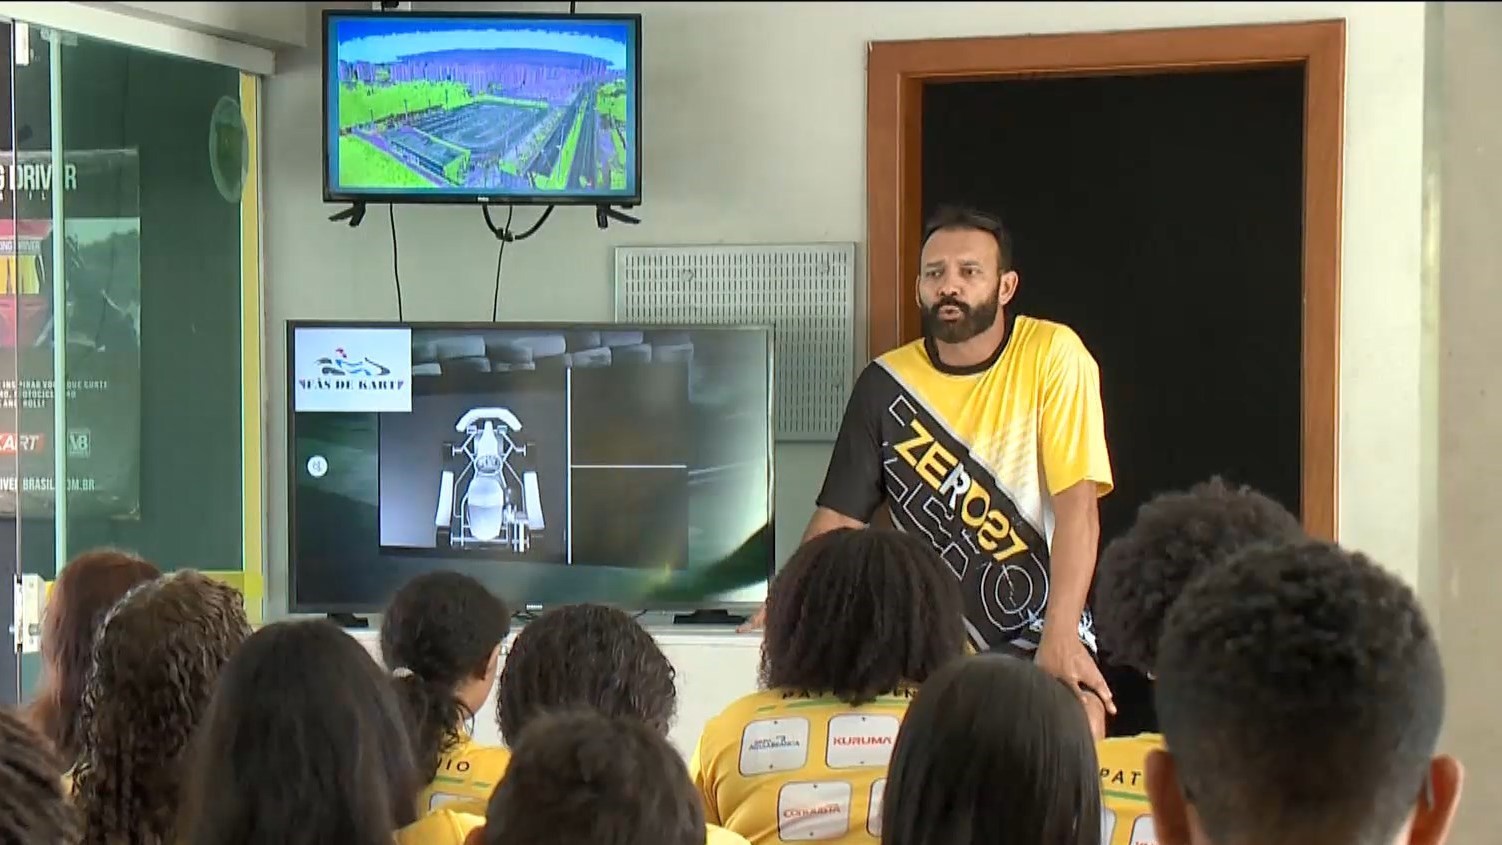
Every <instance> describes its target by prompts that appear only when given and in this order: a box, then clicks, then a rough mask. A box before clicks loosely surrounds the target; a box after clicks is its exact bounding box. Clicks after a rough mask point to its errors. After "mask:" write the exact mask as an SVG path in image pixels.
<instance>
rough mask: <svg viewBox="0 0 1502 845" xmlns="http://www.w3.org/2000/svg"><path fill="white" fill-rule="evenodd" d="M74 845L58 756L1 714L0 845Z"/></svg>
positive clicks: (21, 724) (73, 822) (73, 823)
mask: <svg viewBox="0 0 1502 845" xmlns="http://www.w3.org/2000/svg"><path fill="white" fill-rule="evenodd" d="M687 782H688V778H687V777H686V776H685V777H684V783H687ZM689 797H690V799H691V800H692V801H693V802H694V804H695V805H697V804H698V801H699V797H698V796H697V795H695V794H693V791H692V790H690V791H689ZM77 841H78V822H77V819H75V818H74V815H73V808H72V807H71V806H70V805H69V803H68V795H67V793H66V792H64V791H63V780H62V766H61V765H60V764H59V762H58V760H57V757H56V756H55V755H54V754H53V753H52V749H51V748H49V747H48V743H47V740H45V739H43V738H42V736H41V735H40V734H38V733H36V732H35V731H33V730H32V728H31V726H30V725H28V724H27V723H26V722H24V721H22V720H21V719H20V718H18V717H17V716H15V715H13V714H11V713H10V712H8V711H5V710H0V842H16V843H23V842H24V843H28V845H72V843H74V842H77Z"/></svg>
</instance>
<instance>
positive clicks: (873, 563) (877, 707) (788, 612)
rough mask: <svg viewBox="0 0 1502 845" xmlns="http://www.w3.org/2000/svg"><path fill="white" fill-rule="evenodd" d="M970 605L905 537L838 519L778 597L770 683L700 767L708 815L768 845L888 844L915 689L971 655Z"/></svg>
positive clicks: (725, 724)
mask: <svg viewBox="0 0 1502 845" xmlns="http://www.w3.org/2000/svg"><path fill="white" fill-rule="evenodd" d="M963 607H964V605H963V602H962V601H961V599H960V590H959V583H958V581H957V580H956V579H955V577H954V574H953V573H952V572H950V571H949V569H948V567H947V565H946V564H945V563H944V561H943V560H941V559H940V558H939V556H938V555H937V554H936V553H935V552H934V551H933V549H932V548H931V547H930V546H929V545H928V544H927V543H925V542H923V541H921V540H918V539H915V538H913V537H910V536H908V535H906V534H902V533H900V532H897V531H890V530H883V529H874V528H873V529H862V530H854V529H836V530H834V531H831V532H828V533H825V534H822V535H820V536H818V537H816V538H814V539H812V540H810V541H809V542H808V543H806V544H804V545H803V546H802V547H801V548H799V550H798V551H797V552H796V553H795V554H794V555H793V557H792V558H791V559H790V560H789V561H788V563H787V565H786V566H785V567H784V568H783V569H782V571H781V572H780V573H778V575H777V578H776V579H774V580H773V582H772V586H771V592H770V595H769V596H768V597H767V604H766V614H765V626H766V633H765V635H764V637H765V639H764V640H763V644H762V659H761V681H762V686H763V690H762V691H761V692H757V693H754V694H752V695H749V696H746V697H744V698H742V699H740V700H739V701H736V702H734V703H732V704H731V705H730V706H729V707H727V708H726V709H725V711H724V712H722V713H721V714H720V715H718V716H716V717H715V718H714V719H712V720H710V722H709V723H708V725H706V726H705V728H704V734H703V736H702V737H701V738H700V740H699V744H698V748H697V750H696V752H695V754H694V757H693V760H692V761H691V762H690V764H689V770H690V771H691V772H692V773H693V776H694V781H695V783H696V784H697V785H698V787H699V790H700V792H702V793H703V797H704V805H705V809H706V816H707V818H708V819H709V821H710V822H711V823H715V824H721V825H724V826H725V827H726V828H729V829H730V830H732V831H735V832H736V833H739V834H740V835H742V836H744V837H746V838H747V839H748V840H750V841H751V842H752V843H755V845H765V843H774V842H785V841H802V840H817V841H821V842H840V843H877V842H879V841H881V810H880V808H881V802H882V790H883V788H884V786H885V783H886V773H887V761H888V759H889V758H890V757H891V753H892V745H893V743H894V742H895V741H896V739H897V731H898V728H899V727H900V725H901V724H902V719H903V716H904V715H905V714H906V712H907V708H908V700H909V698H910V697H911V694H912V690H913V689H914V688H915V687H916V686H917V685H919V684H922V683H923V682H924V681H925V680H927V678H928V676H929V675H930V674H931V673H933V672H935V671H936V670H938V669H939V668H940V667H941V666H943V665H944V664H945V663H948V662H949V661H952V660H955V659H958V658H959V657H960V656H961V655H962V654H963V653H964V648H965V629H964V623H963V619H964V610H963ZM1060 691H1061V692H1062V691H1063V688H1062V687H1061V688H1060Z"/></svg>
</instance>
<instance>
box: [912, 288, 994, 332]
mask: <svg viewBox="0 0 1502 845" xmlns="http://www.w3.org/2000/svg"><path fill="white" fill-rule="evenodd" d="M946 305H953V306H954V307H956V308H958V309H960V313H961V315H962V316H961V317H960V319H958V320H955V321H954V322H949V321H947V320H943V319H941V318H940V317H939V309H940V308H943V307H944V306H946ZM1000 310H1001V292H1000V291H997V295H996V296H994V297H992V298H991V301H990V302H986V303H983V304H981V305H979V306H976V307H975V308H971V307H970V305H968V304H967V303H964V302H961V301H960V300H958V299H954V298H952V297H945V298H943V299H940V300H938V301H936V302H935V303H934V304H933V305H930V306H929V307H927V308H925V309H923V336H924V337H927V338H931V339H933V340H936V341H938V342H940V343H964V342H965V341H967V340H969V339H970V338H972V337H975V336H976V335H978V334H980V333H981V332H983V331H985V330H986V329H989V328H991V326H992V325H993V324H994V323H995V322H996V315H997V312H999V311H1000Z"/></svg>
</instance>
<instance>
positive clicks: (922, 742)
mask: <svg viewBox="0 0 1502 845" xmlns="http://www.w3.org/2000/svg"><path fill="white" fill-rule="evenodd" d="M997 713H1005V714H1006V716H1007V718H1005V719H998V718H996V714H997ZM880 813H881V826H880V828H879V830H880V833H881V837H882V838H881V841H882V842H883V843H884V845H1100V841H1101V827H1100V823H1099V819H1100V778H1099V775H1098V773H1097V771H1096V762H1095V746H1094V742H1093V739H1092V737H1091V733H1090V725H1089V721H1088V719H1087V717H1086V715H1085V714H1084V713H1082V712H1080V707H1079V705H1078V704H1077V703H1076V702H1075V699H1074V695H1073V694H1072V693H1071V691H1070V690H1069V689H1068V688H1067V687H1065V686H1064V684H1062V683H1060V682H1059V681H1058V680H1057V679H1055V678H1053V677H1051V676H1049V675H1047V674H1045V673H1044V672H1043V671H1042V670H1041V669H1039V668H1038V667H1037V666H1035V665H1033V664H1032V663H1031V662H1029V661H1024V660H1017V659H1015V658H1013V657H1011V656H1009V655H1002V654H994V653H993V654H981V655H977V656H975V657H967V658H964V659H962V660H958V661H955V662H953V663H950V664H949V665H948V666H945V667H944V668H943V669H941V670H939V671H938V672H937V673H936V674H935V675H934V676H933V677H931V678H929V679H928V681H927V682H926V683H924V684H923V688H922V689H921V690H919V691H918V694H917V697H916V698H914V700H913V706H912V707H911V708H909V710H908V713H907V719H905V720H904V721H903V723H902V731H901V733H899V734H898V736H897V747H896V748H895V749H894V750H893V751H892V766H891V775H890V776H889V778H888V779H887V781H886V785H885V798H884V801H883V803H882V807H881V810H880ZM1138 841H1148V840H1138Z"/></svg>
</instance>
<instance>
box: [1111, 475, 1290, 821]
mask: <svg viewBox="0 0 1502 845" xmlns="http://www.w3.org/2000/svg"><path fill="white" fill-rule="evenodd" d="M1303 537H1304V530H1303V528H1302V527H1301V526H1300V525H1299V521H1298V518H1296V517H1295V516H1294V515H1293V514H1291V513H1289V512H1288V511H1287V510H1286V509H1285V508H1284V507H1283V506H1282V505H1280V504H1278V503H1277V502H1275V501H1273V500H1272V499H1270V498H1268V497H1267V496H1265V495H1263V494H1262V493H1259V492H1257V491H1256V490H1253V489H1251V488H1250V487H1240V486H1232V485H1230V484H1228V483H1226V482H1225V481H1224V480H1223V479H1220V478H1212V479H1210V480H1209V481H1205V482H1201V483H1199V484H1196V485H1194V486H1193V487H1191V488H1189V489H1188V490H1186V491H1174V492H1171V493H1164V494H1161V495H1159V496H1157V497H1155V498H1154V499H1152V500H1151V501H1149V502H1148V503H1147V504H1145V505H1143V506H1142V508H1141V509H1140V510H1138V512H1137V520H1136V522H1134V523H1133V524H1132V527H1131V528H1129V529H1128V530H1127V531H1126V533H1124V534H1122V535H1120V536H1118V537H1117V538H1116V539H1114V540H1112V541H1111V543H1110V544H1109V545H1107V546H1106V548H1105V551H1103V552H1102V553H1101V556H1100V567H1099V569H1098V571H1097V573H1096V601H1095V606H1096V612H1095V624H1096V630H1097V631H1099V633H1100V642H1101V648H1102V649H1103V650H1104V651H1106V652H1107V653H1108V654H1110V655H1113V656H1114V657H1115V659H1117V660H1118V661H1121V662H1123V663H1125V664H1126V665H1129V666H1132V667H1134V668H1136V669H1137V670H1138V671H1140V672H1142V673H1144V674H1146V675H1147V676H1148V677H1152V676H1153V674H1154V672H1155V671H1156V667H1157V661H1158V639H1159V636H1160V635H1161V634H1162V632H1163V621H1164V619H1165V617H1167V615H1168V609H1169V607H1171V606H1172V605H1173V603H1174V601H1175V600H1176V599H1177V598H1178V597H1179V594H1180V593H1182V592H1183V591H1184V587H1185V585H1186V584H1188V583H1189V581H1190V580H1191V579H1193V578H1194V577H1195V576H1197V575H1199V574H1200V573H1202V572H1204V571H1206V570H1208V569H1211V568H1214V567H1215V566H1218V565H1219V564H1221V563H1223V562H1224V561H1225V560H1226V559H1228V558H1229V557H1230V556H1232V555H1234V554H1236V553H1237V552H1240V551H1242V550H1244V549H1246V548H1249V547H1251V546H1256V545H1258V544H1262V543H1276V542H1286V541H1291V540H1298V539H1301V538H1303ZM1162 744H1163V738H1162V737H1161V736H1159V735H1158V734H1152V733H1146V734H1138V735H1136V736H1126V737H1113V738H1111V739H1107V740H1105V741H1103V742H1101V743H1100V744H1099V745H1098V746H1097V753H1098V754H1099V757H1100V772H1101V781H1102V787H1103V788H1104V797H1105V815H1104V817H1103V819H1104V821H1103V824H1104V825H1105V829H1106V831H1107V845H1129V843H1132V842H1138V841H1142V838H1141V837H1140V836H1136V835H1135V832H1136V831H1139V830H1142V831H1146V830H1149V829H1150V828H1151V825H1152V820H1151V817H1150V815H1149V813H1148V802H1147V783H1146V779H1145V777H1144V774H1143V771H1144V769H1143V767H1144V765H1145V763H1146V760H1147V755H1148V753H1149V752H1151V751H1152V750H1153V749H1155V748H1157V747H1159V746H1161V745H1162Z"/></svg>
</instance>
